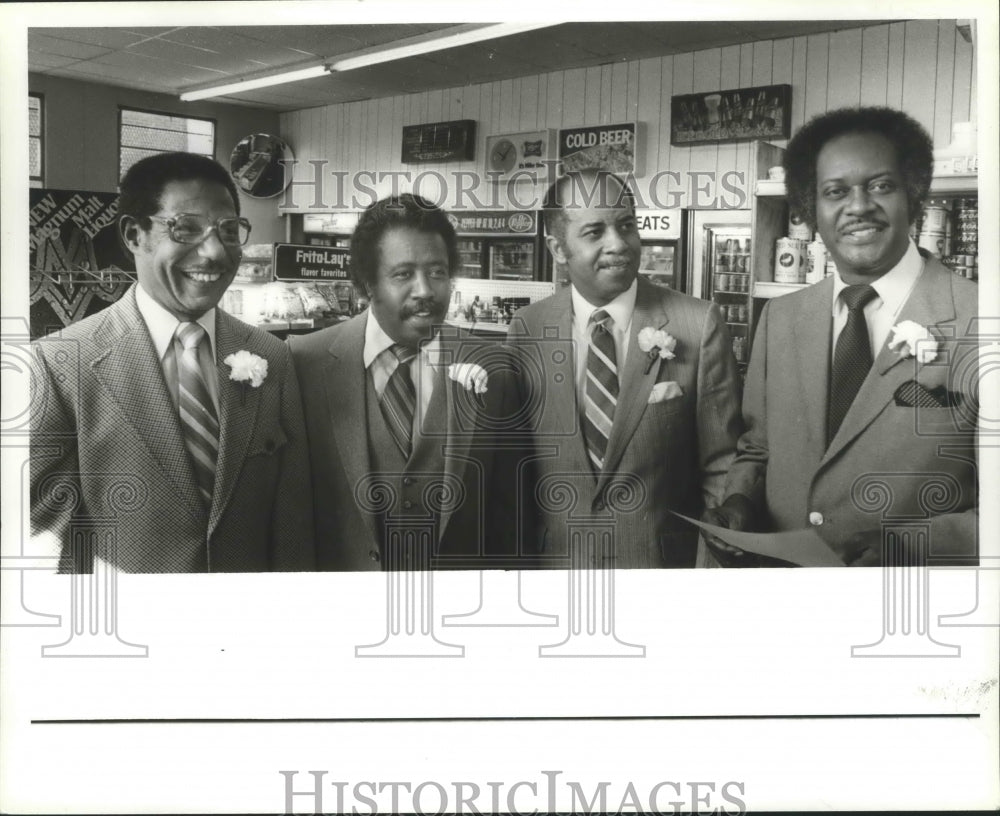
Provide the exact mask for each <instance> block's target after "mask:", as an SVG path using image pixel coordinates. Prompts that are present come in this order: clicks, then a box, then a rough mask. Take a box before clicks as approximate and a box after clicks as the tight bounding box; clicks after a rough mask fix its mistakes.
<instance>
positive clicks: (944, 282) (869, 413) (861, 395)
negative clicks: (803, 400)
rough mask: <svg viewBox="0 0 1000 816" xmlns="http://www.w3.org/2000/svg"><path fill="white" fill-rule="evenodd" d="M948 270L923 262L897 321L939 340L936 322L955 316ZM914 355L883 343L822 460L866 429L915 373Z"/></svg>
mask: <svg viewBox="0 0 1000 816" xmlns="http://www.w3.org/2000/svg"><path fill="white" fill-rule="evenodd" d="M950 274H951V273H950V272H946V271H944V270H940V269H938V268H936V267H935V266H934V265H933V264H930V263H926V262H925V265H924V272H923V274H922V275H921V276H920V279H919V280H918V281H917V283H916V285H915V286H914V287H913V292H912V293H911V294H910V297H909V299H908V300H907V301H906V303H905V304H904V306H903V308H902V309H901V310H900V313H899V316H898V317H897V318H896V323H901V322H903V321H904V320H912V321H913V322H914V323H919V324H920V325H921V326H925V327H926V328H928V329H929V330H930V331H931V333H932V334H934V336H935V337H937V339H938V342H939V343H940V342H941V341H942V340H943V339H944V334H943V333H942V332H941V330H940V329H938V328H936V324H940V323H946V322H948V321H953V320H954V319H955V302H954V299H953V297H952V294H951V284H950V281H949V279H948V276H949V275H950ZM916 370H917V364H916V361H915V359H914V358H909V359H906V360H904V359H903V358H902V357H901V356H900V355H899V354H897V353H896V352H894V351H891V350H890V349H889V346H888V344H885V345H883V346H882V348H881V349H880V350H879V353H878V356H877V357H876V358H875V364H874V365H873V366H872V369H871V371H869V372H868V376H867V377H866V378H865V381H864V382H863V383H862V384H861V388H860V389H859V391H858V395H857V397H855V399H854V402H853V403H852V405H851V407H850V409H849V410H848V411H847V414H846V416H845V417H844V421H843V424H842V425H841V426H840V429H839V430H838V431H837V435H836V436H835V437H834V438H833V440H832V441H831V443H830V447H829V449H828V450H827V452H826V455H825V456H824V457H823V463H826V462H827V461H829V460H830V459H831V458H833V457H834V456H836V455H837V453H839V452H840V451H841V450H843V448H844V447H845V446H846V445H847V444H849V443H850V442H851V441H852V440H853V439H854V438H855V437H857V436H858V435H859V434H860V433H861V432H862V431H864V430H865V428H867V427H868V426H869V425H870V424H871V423H872V422H873V421H874V419H875V418H876V417H877V416H878V415H879V414H880V413H882V411H883V410H884V409H885V407H886V406H887V405H888V404H889V403H890V402H891V401H892V400H893V394H895V392H896V389H897V388H898V387H899V386H900V385H901V384H902V383H903V382H905V381H906V380H907V379H908V378H910V379H912V378H913V377H914V376H916Z"/></svg>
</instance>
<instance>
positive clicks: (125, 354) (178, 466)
mask: <svg viewBox="0 0 1000 816" xmlns="http://www.w3.org/2000/svg"><path fill="white" fill-rule="evenodd" d="M106 314H107V317H106V319H105V321H104V322H103V323H102V324H101V326H100V327H99V328H98V329H97V331H96V332H95V333H94V342H95V343H96V344H98V345H101V346H104V349H105V350H104V351H103V352H102V353H100V354H98V355H97V356H96V357H95V359H94V361H93V363H92V368H93V371H94V376H95V378H96V379H97V381H98V382H99V383H100V384H101V386H102V387H103V388H104V389H105V390H106V391H107V392H108V393H109V394H110V395H111V397H112V398H113V399H114V401H115V402H116V403H117V405H118V407H119V408H120V409H121V413H122V415H123V416H124V417H125V419H126V421H127V422H128V424H129V426H130V428H131V430H132V432H133V433H134V434H135V435H136V436H137V437H138V438H139V439H141V440H142V442H143V444H144V446H145V448H146V450H147V451H148V452H149V455H150V457H151V458H152V459H153V461H155V462H156V463H157V464H158V465H159V467H160V470H161V472H162V473H163V475H164V476H165V477H166V478H167V480H168V481H169V482H170V483H171V484H172V485H173V487H174V489H175V491H176V493H177V495H178V496H179V497H180V499H181V501H182V503H183V504H184V506H185V507H186V508H187V509H188V511H189V512H190V513H191V514H192V516H193V517H194V518H196V519H198V520H199V521H200V522H201V523H204V522H205V520H206V519H205V516H206V513H205V508H204V504H203V503H202V500H201V495H200V493H199V492H198V485H197V481H196V480H195V476H194V470H193V469H192V467H191V462H190V460H189V459H188V455H187V451H186V449H185V447H184V439H183V436H182V434H181V426H180V419H179V418H178V416H177V411H176V410H175V408H174V403H173V400H172V399H171V398H170V393H169V391H168V390H167V384H166V381H165V380H164V379H163V368H162V366H161V363H160V361H159V359H157V356H156V349H155V348H154V346H153V341H152V339H151V338H150V336H149V332H148V331H147V330H146V324H145V321H143V319H142V315H141V314H140V313H139V308H138V306H136V302H135V287H134V286H133V287H132V289H131V290H129V291H128V292H127V293H126V294H125V296H124V297H122V298H121V299H120V300H118V301H117V302H116V303H114V304H113V305H111V306H109V307H108V309H107V310H106Z"/></svg>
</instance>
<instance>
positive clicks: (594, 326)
mask: <svg viewBox="0 0 1000 816" xmlns="http://www.w3.org/2000/svg"><path fill="white" fill-rule="evenodd" d="M613 325H614V320H612V318H611V315H609V314H608V313H607V312H606V311H604V309H598V310H597V311H596V312H594V313H593V314H592V315H591V316H590V343H589V344H588V350H587V382H586V386H585V388H584V413H583V435H584V439H585V440H586V442H587V455H588V456H589V457H590V461H591V464H592V465H593V466H594V470H595V471H600V470H601V469H602V468H603V467H604V454H605V453H606V451H607V449H608V437H609V436H610V435H611V425H612V423H613V422H614V419H615V406H616V405H617V404H618V363H617V359H616V355H615V339H614V337H612V335H611V327H612V326H613Z"/></svg>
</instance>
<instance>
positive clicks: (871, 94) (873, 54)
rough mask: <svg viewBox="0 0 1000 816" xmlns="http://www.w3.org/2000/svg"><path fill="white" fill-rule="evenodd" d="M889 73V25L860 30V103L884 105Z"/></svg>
mask: <svg viewBox="0 0 1000 816" xmlns="http://www.w3.org/2000/svg"><path fill="white" fill-rule="evenodd" d="M888 73H889V26H886V25H880V26H869V27H868V28H863V29H862V30H861V96H860V99H859V102H860V104H862V105H885V104H886V90H887V87H888V81H889V79H888Z"/></svg>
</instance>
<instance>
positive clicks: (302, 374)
mask: <svg viewBox="0 0 1000 816" xmlns="http://www.w3.org/2000/svg"><path fill="white" fill-rule="evenodd" d="M367 321H368V312H365V313H363V314H360V315H358V316H356V317H354V318H352V319H351V320H349V321H347V322H346V323H342V324H340V325H338V326H333V327H331V328H328V329H324V330H323V331H319V332H316V333H314V334H310V335H306V336H303V337H291V338H289V346H290V348H291V351H292V358H293V359H294V361H295V367H296V370H297V371H298V374H299V378H300V382H301V383H302V398H303V406H304V409H305V417H306V427H307V430H308V436H309V445H310V451H311V454H312V455H311V461H312V486H313V493H314V497H315V501H314V505H315V512H316V531H317V541H318V551H319V563H320V568H321V569H325V570H379V569H382V568H383V567H385V566H387V565H386V559H385V557H384V555H385V554H384V538H385V528H384V527H383V525H384V523H385V522H386V519H387V518H389V519H391V520H393V521H394V523H398V522H400V521H401V519H402V518H403V515H402V514H401V513H400V512H397V511H401V508H400V507H399V505H400V504H401V503H402V502H403V501H406V502H410V504H409V505H408V508H409V513H410V514H411V518H413V519H414V520H415V521H416V522H417V524H420V523H422V521H423V519H422V518H421V514H423V515H426V516H427V517H428V518H430V517H431V516H434V518H435V523H436V525H437V540H436V541H435V543H434V553H433V559H432V563H431V566H433V567H434V568H439V569H442V568H473V567H475V568H487V567H492V566H502V565H503V564H504V563H505V562H504V561H503V558H502V556H504V555H505V554H506V555H509V554H511V553H513V552H514V547H515V544H514V526H513V522H514V519H515V518H516V514H515V511H514V509H513V502H514V495H513V487H512V480H513V476H512V475H509V476H505V475H504V473H505V472H506V473H507V474H512V473H513V468H514V467H515V462H514V460H513V459H512V458H511V456H510V454H509V451H508V450H507V449H506V448H505V446H504V445H503V444H502V443H501V442H499V441H498V436H499V435H501V434H502V430H503V427H504V423H505V422H506V421H507V419H509V418H511V417H512V416H513V415H515V414H516V404H515V401H516V397H517V395H516V390H515V387H514V386H513V383H512V379H513V371H512V367H511V365H510V364H509V362H508V359H509V355H508V353H507V352H506V350H505V348H504V347H503V346H502V345H501V344H500V343H498V342H497V341H496V340H483V339H480V338H474V337H472V336H471V335H469V334H468V333H467V332H464V331H459V330H458V329H454V328H451V327H445V329H443V330H442V332H441V335H440V336H441V339H442V349H445V350H447V353H448V354H449V355H451V356H453V359H454V361H455V362H458V363H476V364H479V365H482V367H483V368H485V369H486V370H487V371H488V373H489V383H488V389H487V392H486V394H484V395H482V396H481V397H476V396H475V395H474V394H471V393H469V392H466V391H465V389H464V388H462V387H461V386H460V385H459V384H458V383H456V382H454V381H452V380H450V379H447V378H446V377H444V376H443V375H442V379H441V382H445V383H447V385H446V391H445V398H446V399H445V403H444V406H445V408H444V416H441V415H440V413H437V412H434V411H432V412H431V413H430V415H429V416H428V419H427V425H425V430H427V434H426V438H427V439H429V440H430V441H431V444H433V445H434V446H435V447H436V450H435V451H434V461H435V462H436V466H435V467H434V468H432V469H430V470H425V471H423V472H420V473H408V472H407V474H406V477H407V478H410V479H411V480H412V481H410V482H407V483H406V484H403V481H402V479H403V475H404V474H403V473H398V474H393V473H386V474H375V481H373V474H372V471H373V467H372V451H371V438H370V434H372V433H376V434H381V435H383V436H387V435H388V432H387V430H386V429H385V428H384V427H381V425H380V427H378V428H375V429H371V428H369V427H368V423H367V417H368V415H369V411H370V410H373V411H374V415H375V416H379V415H378V407H377V405H376V406H368V405H367V394H368V389H369V384H368V374H367V371H366V370H365V367H364V360H363V357H362V354H363V350H364V343H365V327H366V325H367ZM439 397H440V395H439V394H437V393H435V395H434V396H433V397H432V408H433V406H434V404H435V403H434V400H435V399H437V398H439ZM435 423H437V424H436V425H435ZM431 426H434V427H433V428H431ZM429 428H430V430H428V429H429ZM376 482H382V483H384V484H386V485H390V484H391V486H390V487H388V488H387V489H386V492H385V494H384V495H381V496H380V497H379V498H387V497H389V494H392V496H391V499H392V501H393V502H394V504H393V505H392V506H391V507H390V508H388V509H387V511H386V512H388V514H389V516H388V517H387V516H383V515H380V513H379V512H376V510H375V509H374V508H375V505H376V504H378V502H377V501H376V500H375V499H376V496H375V492H377V491H376ZM435 485H437V486H439V487H440V486H442V485H445V486H446V487H445V492H447V493H448V494H449V496H450V497H451V498H453V499H454V501H450V500H449V501H446V502H445V505H444V506H443V507H441V508H438V509H437V510H432V509H430V505H428V507H424V506H423V504H422V503H427V502H430V503H431V504H433V502H434V501H436V500H435V499H433V497H431V496H430V495H429V493H428V491H430V492H434V491H435V490H436V489H437V488H436V487H435ZM411 488H420V489H419V490H417V491H416V493H415V494H414V496H413V497H412V501H411V499H410V498H407V497H405V496H404V495H403V494H404V493H407V495H408V491H409V490H410V489H411ZM387 500H388V498H387ZM403 523H404V525H405V520H404V521H403ZM415 566H417V565H415ZM422 566H426V564H425V565H422Z"/></svg>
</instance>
